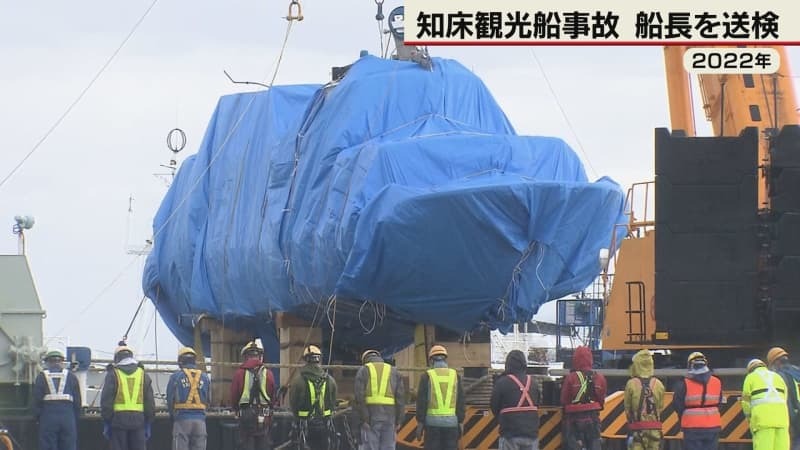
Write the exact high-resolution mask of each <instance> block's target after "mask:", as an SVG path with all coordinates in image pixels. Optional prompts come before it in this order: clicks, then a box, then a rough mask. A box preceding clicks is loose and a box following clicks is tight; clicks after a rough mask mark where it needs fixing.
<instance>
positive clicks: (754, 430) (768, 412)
mask: <svg viewBox="0 0 800 450" xmlns="http://www.w3.org/2000/svg"><path fill="white" fill-rule="evenodd" d="M742 413H743V414H744V416H745V417H746V418H747V420H748V422H749V423H750V434H751V435H752V436H753V450H789V411H788V409H787V408H786V383H784V381H783V378H782V377H781V376H780V375H778V374H777V373H775V372H773V371H771V370H769V369H767V365H766V364H764V361H761V360H760V359H753V360H750V362H749V363H747V376H746V377H745V378H744V385H743V386H742Z"/></svg>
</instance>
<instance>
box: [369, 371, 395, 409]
mask: <svg viewBox="0 0 800 450" xmlns="http://www.w3.org/2000/svg"><path fill="white" fill-rule="evenodd" d="M366 366H367V369H368V370H369V380H368V381H367V398H366V402H367V404H368V405H394V390H393V389H389V387H390V386H389V384H390V383H389V376H390V375H391V373H392V368H391V366H389V365H388V364H386V363H382V362H379V363H371V362H369V363H367V364H366Z"/></svg>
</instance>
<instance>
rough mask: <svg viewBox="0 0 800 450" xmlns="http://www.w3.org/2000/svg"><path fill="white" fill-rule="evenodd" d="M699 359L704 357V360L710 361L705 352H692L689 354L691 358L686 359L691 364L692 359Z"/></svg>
mask: <svg viewBox="0 0 800 450" xmlns="http://www.w3.org/2000/svg"><path fill="white" fill-rule="evenodd" d="M698 359H702V360H703V361H706V362H707V361H708V360H707V359H706V355H704V354H702V353H700V352H692V354H691V355H689V358H687V359H686V364H691V363H692V361H697V360H698Z"/></svg>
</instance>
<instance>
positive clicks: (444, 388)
mask: <svg viewBox="0 0 800 450" xmlns="http://www.w3.org/2000/svg"><path fill="white" fill-rule="evenodd" d="M427 373H428V377H429V378H430V384H429V389H428V415H429V416H455V415H456V389H457V388H458V386H456V380H457V378H456V370H455V369H450V368H446V367H440V368H437V369H429V370H428V372H427Z"/></svg>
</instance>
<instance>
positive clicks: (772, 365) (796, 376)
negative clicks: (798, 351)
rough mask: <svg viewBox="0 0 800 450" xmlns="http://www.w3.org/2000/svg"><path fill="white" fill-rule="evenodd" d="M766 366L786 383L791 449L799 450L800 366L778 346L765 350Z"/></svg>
mask: <svg viewBox="0 0 800 450" xmlns="http://www.w3.org/2000/svg"><path fill="white" fill-rule="evenodd" d="M767 368H768V369H769V370H771V371H773V372H776V373H778V374H779V375H780V376H781V377H782V378H783V382H784V383H786V389H787V391H786V406H787V407H788V408H789V437H790V439H791V444H792V450H800V367H797V366H796V365H794V364H792V363H791V362H790V361H789V353H787V352H786V350H784V349H782V348H780V347H773V348H771V349H769V352H767Z"/></svg>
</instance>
